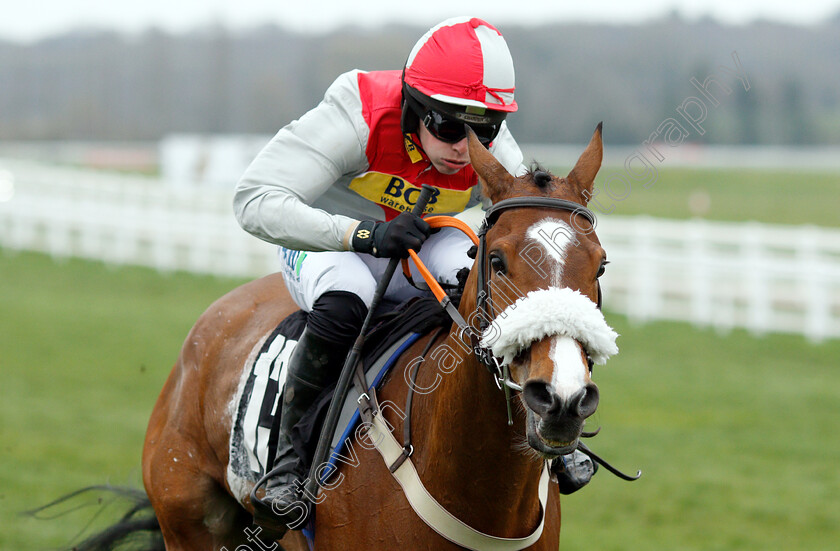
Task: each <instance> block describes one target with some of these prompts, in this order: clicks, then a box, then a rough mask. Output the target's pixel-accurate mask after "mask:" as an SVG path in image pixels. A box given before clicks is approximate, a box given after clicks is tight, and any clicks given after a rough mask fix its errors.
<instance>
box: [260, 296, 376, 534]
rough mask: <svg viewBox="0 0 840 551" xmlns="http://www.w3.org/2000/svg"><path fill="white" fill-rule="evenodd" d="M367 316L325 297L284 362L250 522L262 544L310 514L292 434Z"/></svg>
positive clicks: (344, 299) (342, 300) (354, 301)
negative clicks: (262, 483)
mask: <svg viewBox="0 0 840 551" xmlns="http://www.w3.org/2000/svg"><path fill="white" fill-rule="evenodd" d="M366 313H367V308H366V307H365V305H364V303H363V302H362V301H361V299H359V297H358V296H356V295H354V294H351V293H346V292H330V293H325V294H324V295H322V296H321V297H320V298H319V299H318V300H317V301H316V303H315V305H314V306H313V309H312V311H311V312H310V315H309V319H308V321H307V327H306V329H304V331H303V334H302V335H301V337H300V340H299V341H298V343H297V346H296V347H295V350H294V352H293V353H292V355H291V357H290V358H289V365H288V367H287V370H288V371H287V375H286V384H285V386H284V389H283V396H282V409H281V414H280V435H279V438H278V442H277V454H276V456H275V459H274V468H273V469H271V474H272V476H271V478H270V479H269V480H268V483H267V484H266V489H265V495H264V497H263V498H262V499H261V500H254V501H253V505H254V522H255V523H256V524H257V525H258V526H260V527H261V528H262V529H263V532H264V534H265V536H266V538H268V537H270V538H272V539H279V538H281V537H282V536H283V535H284V534H285V532H286V531H287V529H293V530H294V529H300V528H303V522H304V520H305V519H306V517H307V516H308V514H309V511H308V510H307V508H306V507H307V505H306V500H305V499H303V491H302V490H303V486H304V482H305V480H306V476H307V474H308V473H307V472H306V470H305V468H304V466H303V465H302V463H301V460H300V458H299V457H298V454H297V452H296V451H295V449H294V447H293V446H292V441H291V438H290V435H291V433H292V428H293V427H294V426H295V425H296V424H297V423H298V421H300V419H301V417H303V415H304V414H305V413H306V412H307V410H309V408H310V407H311V406H312V404H313V403H314V402H315V399H316V398H317V397H318V396H319V395H320V394H321V391H323V390H324V388H326V387H327V386H329V385H330V384H331V383H332V382H334V381H335V380H336V379H337V378H338V376H339V374H340V372H341V368H342V366H343V365H344V360H345V359H346V357H347V352H348V351H349V349H350V345H351V344H352V342H353V340H355V337H356V335H357V334H358V331H359V328H360V327H361V325H362V322H363V320H364V316H365V314H366ZM321 335H330V337H329V338H326V337H323V336H321Z"/></svg>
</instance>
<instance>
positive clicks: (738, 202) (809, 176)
mask: <svg viewBox="0 0 840 551" xmlns="http://www.w3.org/2000/svg"><path fill="white" fill-rule="evenodd" d="M566 170H568V169H566ZM634 170H636V169H635V168H634ZM555 172H556V173H557V174H564V173H565V171H564V170H561V169H557V170H555ZM622 181H625V182H630V184H631V185H630V186H629V187H627V186H626V185H623V184H622V183H621V182H622ZM645 184H647V187H645ZM596 187H597V189H598V190H599V191H597V192H596V193H597V194H596V195H595V197H594V200H593V201H592V202H591V203H590V205H589V206H590V207H591V208H592V209H593V210H594V211H595V213H596V214H597V215H599V216H604V215H609V214H617V215H646V216H656V217H664V218H677V219H685V218H690V217H694V216H698V217H703V218H706V219H709V220H726V221H732V222H745V221H750V220H754V221H757V222H764V223H772V224H813V225H816V226H831V227H837V226H840V214H838V213H840V173H838V172H831V171H794V170H784V171H782V170H757V169H731V168H729V169H714V168H706V169H694V168H670V167H664V168H660V169H658V170H657V171H656V172H655V173H653V172H651V173H650V174H649V177H647V178H645V179H642V178H640V181H639V182H634V181H633V180H632V179H631V178H630V176H629V175H628V173H627V172H625V171H624V169H623V168H620V167H612V166H605V167H603V168H602V169H601V172H600V173H599V175H598V179H597V184H596Z"/></svg>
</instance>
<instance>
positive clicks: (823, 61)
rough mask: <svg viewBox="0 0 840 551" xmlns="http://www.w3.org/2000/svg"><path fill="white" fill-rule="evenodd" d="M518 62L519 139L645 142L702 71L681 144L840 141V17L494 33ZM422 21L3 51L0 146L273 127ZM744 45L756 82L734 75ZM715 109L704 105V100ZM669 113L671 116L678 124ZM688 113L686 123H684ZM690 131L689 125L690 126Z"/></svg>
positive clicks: (0, 45)
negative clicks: (599, 135)
mask: <svg viewBox="0 0 840 551" xmlns="http://www.w3.org/2000/svg"><path fill="white" fill-rule="evenodd" d="M501 30H502V32H503V33H504V35H505V37H506V39H507V41H508V44H509V46H510V49H511V52H512V54H513V57H514V62H515V64H516V71H517V74H516V77H517V92H516V93H517V101H518V103H519V105H520V110H519V112H518V113H517V114H516V115H514V116H512V117H511V118H510V121H509V122H510V126H511V128H512V130H513V131H514V132H515V134H516V136H517V137H518V139H519V141H520V142H522V143H539V142H557V143H562V142H569V143H578V142H583V141H586V140H587V139H588V137H589V136H590V135H591V132H592V129H593V128H594V126H595V124H597V122H598V121H602V120H603V121H604V122H605V125H606V126H605V131H606V134H605V137H607V138H608V139H609V141H610V142H612V143H627V144H639V143H641V142H643V141H644V140H646V139H648V137H649V136H650V135H651V133H652V132H654V131H655V130H656V129H657V127H658V125H659V124H660V123H661V122H662V121H664V120H666V119H667V118H669V117H677V108H678V107H680V106H681V104H682V103H683V102H684V101H685V100H686V99H687V98H690V97H692V96H694V97H699V96H701V94H700V93H699V92H698V89H697V88H696V87H695V86H693V85H692V84H691V83H690V79H691V78H692V77H693V78H695V79H697V81H699V82H704V81H705V79H706V78H707V77H708V76H710V75H713V74H714V75H717V76H718V77H719V79H718V80H719V81H720V82H721V83H724V85H725V86H728V87H729V88H730V89H731V93H729V94H725V93H722V92H721V89H720V88H717V90H718V94H716V95H717V99H719V100H720V104H719V105H718V106H716V107H714V106H712V105H711V104H709V105H707V107H708V113H707V114H706V118H705V121H704V122H703V123H702V124H701V126H702V127H703V128H704V130H705V131H706V132H705V134H702V135H700V133H699V132H691V135H690V136H689V138H688V140H690V141H699V142H708V143H748V144H751V143H761V144H777V143H778V144H825V143H832V144H837V143H840V16H838V17H835V18H833V19H832V20H830V21H826V22H824V23H822V24H820V25H814V26H808V27H804V26H793V25H784V24H780V23H771V22H766V21H763V22H762V21H758V22H754V23H751V24H749V25H743V26H732V25H723V24H720V23H718V22H716V21H714V20H710V19H706V20H699V21H686V20H684V19H681V18H680V17H679V16H677V15H675V14H672V15H669V16H667V17H664V18H661V19H658V20H654V21H650V22H647V23H644V24H635V25H620V26H619V25H608V24H565V25H544V26H539V27H521V26H513V25H508V26H501ZM424 31H425V28H419V27H417V28H413V27H407V26H393V25H392V26H389V27H387V28H381V29H360V28H345V29H342V30H338V31H335V32H332V33H329V34H322V35H307V34H295V33H292V32H289V31H286V30H283V29H281V28H279V27H273V26H271V27H268V26H267V27H261V28H253V29H249V30H247V31H236V32H233V31H229V30H227V29H225V28H224V27H222V26H217V27H212V28H204V29H200V30H195V31H193V32H190V33H185V34H178V35H174V34H169V33H166V32H163V31H160V30H154V29H152V30H148V31H146V32H145V33H143V34H139V35H132V36H124V35H120V34H116V33H113V32H105V31H75V32H72V33H68V34H64V35H61V36H56V37H53V38H49V39H44V40H41V41H38V42H36V43H31V44H17V43H7V42H0V139H9V140H32V139H34V140H37V139H94V140H100V139H118V140H154V139H158V138H161V137H162V136H165V135H166V134H169V133H172V132H190V133H266V134H273V133H274V132H276V130H277V129H278V128H280V127H281V126H283V125H284V124H286V123H287V122H289V121H290V120H292V119H294V118H296V117H298V116H300V115H301V114H302V113H304V112H305V111H306V110H308V109H309V108H311V107H313V106H314V105H316V104H317V103H318V101H320V98H321V97H322V96H323V93H324V91H325V89H326V88H327V86H328V85H329V84H330V82H332V80H333V79H334V78H335V77H336V76H337V75H338V74H339V73H341V72H344V71H346V70H349V69H353V68H360V69H369V70H373V69H399V68H401V67H402V64H403V63H404V61H405V57H406V56H407V54H408V52H409V50H410V49H411V46H412V45H413V43H414V41H415V40H416V39H417V38H418V37H419V36H420V35H421V34H422V33H423V32H424ZM733 51H737V55H738V58H739V59H740V63H741V66H742V68H743V71H744V72H745V73H746V75H747V76H748V78H749V84H750V89H749V91H746V90H745V87H744V86H743V85H742V82H741V81H739V80H738V79H737V78H736V77H735V76H734V75H733V74H727V73H726V72H724V71H723V70H721V69H720V67H721V66H724V67H728V68H730V70H734V69H735V64H734V61H733V59H732V57H731V54H732V52H733ZM706 103H707V104H708V103H709V102H708V101H706ZM677 118H678V117H677ZM680 120H681V119H680ZM686 128H687V129H688V130H691V129H690V128H689V127H687V126H686Z"/></svg>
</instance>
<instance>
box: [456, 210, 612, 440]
mask: <svg viewBox="0 0 840 551" xmlns="http://www.w3.org/2000/svg"><path fill="white" fill-rule="evenodd" d="M521 208H551V209H556V210H562V211H568V212H571V213H572V217H573V219H574V217H575V216H582V217H583V218H585V219H586V220H587V221H588V222H589V224H590V225H591V226H592V228H593V229H594V227H595V225H596V218H595V214H594V213H593V212H592V211H591V210H589V209H588V208H586V207H585V206H583V205H581V204H580V203H576V202H574V201H569V200H566V199H557V198H554V197H512V198H510V199H503V200H501V201H499V202H497V203H494V204H493V205H492V206H491V207H490V208H489V209H488V210H487V213H486V214H485V216H484V221H483V222H482V224H481V228H480V229H479V232H478V234H477V236H478V248H477V252H476V264H477V270H478V272H477V285H476V308H477V311H478V318H479V334H480V333H483V332H484V330H485V329H487V327H488V326H489V324H490V321H489V320H492V319H493V318H494V317H495V316H494V314H493V312H492V311H491V308H490V306H491V305H492V304H493V299H492V296H491V292H492V289H491V286H490V284H489V282H490V280H489V277H488V258H487V232H489V231H490V229H491V228H492V227H493V226H494V225H495V224H496V222H497V221H498V219H499V216H500V215H501V214H502V213H503V212H505V211H508V210H511V209H521ZM572 226H574V227H575V228H576V229H578V228H579V226H578V225H577V224H575V223H574V222H573V223H572ZM597 306H598V309H599V310H600V308H601V285H600V283H598V297H597ZM452 310H455V309H454V307H453V308H450V309H448V311H449V313H450V315H452ZM456 312H457V310H456ZM458 318H460V320H461V322H463V318H462V317H461V316H460V314H459V315H458ZM458 318H454V317H453V319H454V320H455V322H456V323H458V324H459V326H461V323H460V322H459V321H458ZM467 327H468V326H467V324H466V322H464V325H462V326H461V331H462V332H463V331H466V330H467ZM469 334H470V338H471V343H472V346H473V351H474V354H475V356H476V358H477V359H478V361H479V362H481V363H482V364H483V365H484V366H485V367H486V368H487V369H488V370H489V371H490V373H491V374H492V375H493V377H494V380H495V382H496V386H497V387H499V388H500V389H503V390H504V392H505V398H506V401H507V407H508V424H509V425H512V424H513V415H512V412H511V395H510V391H511V390H515V391H521V390H522V387H521V386H519V385H518V384H516V383H515V382H513V381H512V380H511V377H510V371H509V367H508V366H507V365H505V364H503V363H502V362H501V361H500V360H499V358H497V357H496V356H494V355H493V353H492V352H491V351H490V349H488V348H486V347H483V346H481V345H480V344H479V343H478V342H477V335H476V334H475V332H472V331H470V333H469ZM587 362H588V364H589V371H590V373H591V372H592V366H593V362H592V359H591V358H589V357H588V356H587Z"/></svg>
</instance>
